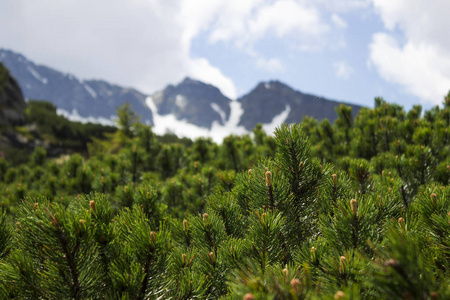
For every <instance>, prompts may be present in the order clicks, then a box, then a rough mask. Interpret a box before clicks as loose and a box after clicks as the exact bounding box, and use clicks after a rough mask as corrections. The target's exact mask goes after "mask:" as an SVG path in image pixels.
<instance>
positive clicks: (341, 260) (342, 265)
mask: <svg viewBox="0 0 450 300" xmlns="http://www.w3.org/2000/svg"><path fill="white" fill-rule="evenodd" d="M346 261H347V259H346V258H345V256H341V257H340V258H339V273H341V274H342V273H345V263H346Z"/></svg>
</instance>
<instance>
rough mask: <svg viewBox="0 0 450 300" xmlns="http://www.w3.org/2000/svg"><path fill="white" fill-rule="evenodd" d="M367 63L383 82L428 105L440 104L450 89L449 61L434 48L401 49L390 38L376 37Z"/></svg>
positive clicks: (404, 47)
mask: <svg viewBox="0 0 450 300" xmlns="http://www.w3.org/2000/svg"><path fill="white" fill-rule="evenodd" d="M370 61H371V62H372V63H373V64H374V65H375V66H376V67H377V70H378V72H379V73H380V75H381V77H383V78H384V79H385V80H387V81H391V82H394V83H397V84H400V85H401V86H403V88H404V89H405V90H406V91H407V92H409V93H411V94H413V95H416V96H418V97H420V98H421V99H423V100H426V101H428V102H430V103H433V104H440V103H441V102H442V99H443V96H444V95H445V94H447V92H448V90H449V89H450V76H449V75H450V74H449V71H450V57H448V56H447V55H445V54H441V53H439V51H438V49H436V47H434V46H433V45H429V44H425V43H422V44H414V43H413V42H407V43H406V44H405V45H403V46H400V45H399V43H398V41H397V40H396V39H395V38H394V37H392V36H391V35H389V34H385V33H378V34H376V35H375V36H374V37H373V41H372V44H371V45H370Z"/></svg>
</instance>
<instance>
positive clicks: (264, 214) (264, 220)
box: [261, 213, 266, 224]
mask: <svg viewBox="0 0 450 300" xmlns="http://www.w3.org/2000/svg"><path fill="white" fill-rule="evenodd" d="M261 220H262V221H263V224H266V213H263V214H262V215H261Z"/></svg>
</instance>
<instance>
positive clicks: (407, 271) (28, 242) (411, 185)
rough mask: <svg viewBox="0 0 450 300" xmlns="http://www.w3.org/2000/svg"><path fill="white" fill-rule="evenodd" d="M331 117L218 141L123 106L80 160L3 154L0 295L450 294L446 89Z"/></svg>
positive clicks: (60, 133) (449, 110) (60, 134)
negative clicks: (149, 121)
mask: <svg viewBox="0 0 450 300" xmlns="http://www.w3.org/2000/svg"><path fill="white" fill-rule="evenodd" d="M31 105H35V104H31ZM42 109H44V108H42ZM48 109H50V108H48ZM45 113H47V112H46V111H45V109H44V112H43V114H45ZM337 114H338V118H337V120H336V121H335V122H334V123H333V124H332V123H330V122H329V121H328V120H324V121H321V122H318V121H316V120H314V119H312V118H305V119H304V121H303V122H302V123H301V124H291V125H282V126H280V127H278V128H277V129H276V130H275V132H274V136H271V135H267V134H266V133H265V132H264V131H263V130H262V126H261V125H258V126H256V127H255V128H254V129H253V133H252V135H244V136H234V135H231V136H228V137H227V138H225V139H224V140H223V143H222V144H220V145H218V144H215V143H213V142H212V141H211V140H210V139H204V138H200V139H197V140H195V141H189V140H178V139H176V138H173V137H172V139H173V140H171V141H169V140H168V139H169V138H171V137H166V139H165V140H164V139H162V138H161V137H158V136H156V135H155V134H154V133H153V132H152V129H151V127H150V126H146V125H143V124H141V123H139V122H138V119H136V118H135V115H134V113H133V112H132V111H131V110H130V109H129V107H127V106H124V107H122V108H120V109H119V113H118V115H119V120H118V127H119V130H117V131H112V132H111V133H109V134H107V135H106V136H103V139H100V138H95V134H93V133H92V132H91V133H92V134H91V133H89V134H83V135H89V136H91V140H90V141H88V142H86V145H87V152H86V155H85V156H84V157H83V156H82V155H80V154H73V155H71V156H69V157H66V159H58V160H55V159H52V158H49V157H47V153H46V150H45V148H43V147H36V148H35V150H34V152H33V153H32V155H31V156H30V157H29V160H28V161H27V163H26V164H21V165H18V166H17V165H16V166H13V165H12V164H11V163H10V162H9V161H8V160H6V159H4V158H3V159H0V199H1V201H2V209H3V214H2V217H1V218H0V295H1V296H0V297H1V298H2V299H10V298H11V299H246V300H251V299H449V298H450V276H449V275H450V274H449V272H450V186H449V180H450V152H449V150H450V135H449V132H448V128H449V126H450V94H449V96H447V97H446V98H445V100H444V104H443V106H442V107H435V108H433V109H431V110H429V111H424V112H422V108H421V107H420V106H414V107H413V109H412V110H410V111H408V112H406V111H405V110H404V109H403V108H402V107H400V106H398V105H395V104H389V103H387V102H385V101H384V100H383V99H381V98H377V99H375V107H374V108H373V109H369V108H363V109H361V110H360V111H359V113H358V115H357V116H356V118H353V116H352V111H351V108H349V107H347V106H344V105H341V106H339V107H338V108H337ZM36 118H40V117H39V116H36ZM47 119H48V118H47V117H42V120H41V121H38V120H35V121H36V122H37V123H38V124H41V125H39V126H42V131H41V132H46V130H50V129H48V128H47V127H46V125H45V122H44V120H47ZM61 122H62V123H61V124H63V123H64V122H63V121H61ZM69 127H70V126H69ZM45 128H47V129H45ZM63 128H64V126H63V125H61V127H55V128H52V129H51V132H52V136H53V137H56V138H58V139H61V140H64V137H67V135H66V134H69V133H66V132H65V131H64V129H63ZM92 130H94V131H95V129H92ZM76 132H77V131H76V130H75V131H72V133H70V134H73V137H72V138H74V139H75V140H76V139H77V135H76ZM92 136H94V137H92Z"/></svg>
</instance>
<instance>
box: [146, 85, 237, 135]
mask: <svg viewBox="0 0 450 300" xmlns="http://www.w3.org/2000/svg"><path fill="white" fill-rule="evenodd" d="M152 98H153V101H154V103H155V105H156V106H157V108H158V113H159V114H160V115H168V114H173V115H175V117H176V118H177V119H178V120H186V121H187V122H189V123H191V124H194V125H197V126H200V127H207V128H211V126H212V123H213V122H214V121H216V122H218V123H219V124H221V125H224V124H225V123H226V121H227V120H228V118H229V117H230V112H231V108H230V102H231V100H230V99H228V98H227V97H225V96H224V95H223V94H222V93H221V92H220V90H219V89H218V88H216V87H214V86H212V85H210V84H206V83H203V82H201V81H197V80H193V79H191V78H185V79H184V80H183V81H182V82H181V83H179V84H178V85H176V86H173V85H169V86H167V87H166V88H165V89H164V90H162V91H160V92H158V93H155V94H153V95H152Z"/></svg>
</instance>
